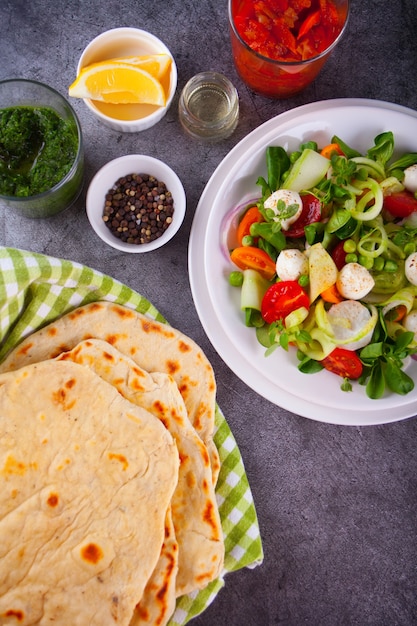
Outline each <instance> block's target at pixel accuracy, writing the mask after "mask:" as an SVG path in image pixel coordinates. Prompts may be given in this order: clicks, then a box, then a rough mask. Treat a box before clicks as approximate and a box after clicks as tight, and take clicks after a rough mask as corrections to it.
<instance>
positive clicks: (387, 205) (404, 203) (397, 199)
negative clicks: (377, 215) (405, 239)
mask: <svg viewBox="0 0 417 626" xmlns="http://www.w3.org/2000/svg"><path fill="white" fill-rule="evenodd" d="M384 209H386V210H387V211H389V212H390V213H391V215H392V216H393V217H408V216H409V215H411V213H415V212H416V211H417V200H416V199H415V198H414V196H413V194H411V193H409V192H408V191H398V192H397V193H392V194H391V195H390V196H385V198H384Z"/></svg>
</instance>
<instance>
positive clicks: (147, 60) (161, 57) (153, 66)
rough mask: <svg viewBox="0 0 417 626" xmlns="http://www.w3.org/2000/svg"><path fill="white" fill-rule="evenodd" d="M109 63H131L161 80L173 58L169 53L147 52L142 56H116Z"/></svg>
mask: <svg viewBox="0 0 417 626" xmlns="http://www.w3.org/2000/svg"><path fill="white" fill-rule="evenodd" d="M107 63H129V64H130V65H134V66H135V67H140V69H142V70H144V71H145V72H149V74H151V75H152V76H153V77H154V78H156V79H157V80H159V81H160V80H162V78H163V77H164V76H165V75H166V74H167V72H168V70H169V69H170V68H171V63H172V59H171V57H170V56H169V54H145V55H142V56H127V57H116V58H114V59H109V60H108V61H107Z"/></svg>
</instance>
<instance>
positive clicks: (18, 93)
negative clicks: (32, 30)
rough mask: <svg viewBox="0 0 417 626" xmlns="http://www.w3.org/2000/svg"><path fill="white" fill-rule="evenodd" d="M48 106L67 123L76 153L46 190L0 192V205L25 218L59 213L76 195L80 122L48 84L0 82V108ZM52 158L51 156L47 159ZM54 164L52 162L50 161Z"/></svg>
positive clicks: (79, 187)
mask: <svg viewBox="0 0 417 626" xmlns="http://www.w3.org/2000/svg"><path fill="white" fill-rule="evenodd" d="M20 107H26V108H40V109H45V110H48V109H50V110H51V111H52V112H53V113H55V114H56V115H57V116H58V117H59V118H61V119H62V120H64V121H65V123H66V124H67V125H68V132H70V131H71V134H72V135H73V136H74V141H75V142H76V146H77V148H76V154H75V156H73V157H72V163H71V162H70V163H68V170H67V173H66V174H65V175H64V176H63V178H61V180H59V181H58V182H55V183H53V185H52V186H51V187H50V188H49V189H47V190H46V191H42V192H41V193H36V195H31V196H18V195H17V196H10V195H2V194H0V205H2V204H4V205H5V206H7V207H9V208H10V209H13V210H14V211H16V213H19V214H21V215H23V216H24V217H29V218H44V217H50V216H52V215H56V214H57V213H61V212H62V211H65V210H66V209H67V208H69V207H70V206H71V205H72V204H74V202H75V201H76V200H77V198H78V197H79V195H80V193H81V191H82V188H83V183H84V145H83V137H82V131H81V125H80V122H79V120H78V117H77V115H76V113H75V111H74V109H73V108H72V106H71V105H70V104H69V102H68V101H67V100H66V98H64V96H62V95H61V94H60V93H58V92H57V91H55V89H53V88H52V87H49V86H48V85H46V84H44V83H40V82H38V81H35V80H27V79H24V78H14V79H6V80H1V81H0V109H1V110H3V109H8V108H12V109H13V108H20ZM50 160H51V161H52V156H51V158H50ZM54 167H55V168H56V164H55V162H54Z"/></svg>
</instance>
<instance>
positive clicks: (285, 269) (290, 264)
mask: <svg viewBox="0 0 417 626" xmlns="http://www.w3.org/2000/svg"><path fill="white" fill-rule="evenodd" d="M276 270H277V274H278V277H279V278H280V279H281V280H298V279H299V278H300V276H302V275H303V274H308V259H307V257H306V255H305V254H303V252H301V251H300V250H296V249H290V250H282V252H280V253H279V255H278V258H277V262H276Z"/></svg>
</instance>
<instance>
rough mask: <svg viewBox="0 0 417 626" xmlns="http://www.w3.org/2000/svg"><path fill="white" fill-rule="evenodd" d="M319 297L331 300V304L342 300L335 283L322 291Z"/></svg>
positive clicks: (327, 300)
mask: <svg viewBox="0 0 417 626" xmlns="http://www.w3.org/2000/svg"><path fill="white" fill-rule="evenodd" d="M320 297H321V298H322V299H323V300H324V301H325V302H331V303H332V304H337V303H338V302H342V301H343V300H344V298H343V297H342V296H341V295H340V293H339V291H338V289H337V287H336V285H335V284H334V285H332V286H331V287H328V288H327V289H325V290H324V291H322V292H321V294H320Z"/></svg>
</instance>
